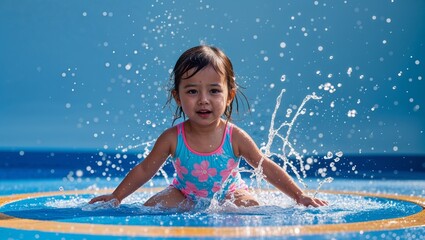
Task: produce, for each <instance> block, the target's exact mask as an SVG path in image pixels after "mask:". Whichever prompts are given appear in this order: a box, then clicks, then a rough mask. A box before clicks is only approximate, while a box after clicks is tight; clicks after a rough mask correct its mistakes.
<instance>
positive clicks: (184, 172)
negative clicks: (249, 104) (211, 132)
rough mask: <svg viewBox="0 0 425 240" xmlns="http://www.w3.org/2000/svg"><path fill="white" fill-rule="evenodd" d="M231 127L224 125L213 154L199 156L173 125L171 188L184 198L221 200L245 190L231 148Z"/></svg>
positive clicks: (237, 163)
mask: <svg viewBox="0 0 425 240" xmlns="http://www.w3.org/2000/svg"><path fill="white" fill-rule="evenodd" d="M232 129H233V125H232V124H231V123H228V124H227V125H226V130H225V132H224V136H223V139H222V142H221V145H220V147H218V148H217V149H216V150H215V151H214V152H211V153H199V152H196V151H194V150H193V149H191V148H190V146H189V145H188V143H187V141H186V138H185V133H184V125H183V123H180V124H178V125H177V131H178V136H177V147H176V152H175V155H174V157H173V158H172V163H173V165H174V168H175V171H176V177H175V178H174V179H173V183H172V185H173V186H174V187H175V188H177V189H179V190H180V191H181V192H182V193H183V194H184V195H185V196H186V197H189V198H191V199H192V200H196V199H197V198H209V199H212V198H213V197H214V196H215V198H216V199H217V200H223V199H224V198H225V197H226V195H227V194H228V193H231V192H234V191H235V190H236V189H247V185H246V184H245V182H244V181H243V180H242V178H241V175H240V173H239V171H238V169H239V162H240V160H239V158H238V157H236V156H235V155H234V153H233V148H232V142H231V140H232V139H231V137H232Z"/></svg>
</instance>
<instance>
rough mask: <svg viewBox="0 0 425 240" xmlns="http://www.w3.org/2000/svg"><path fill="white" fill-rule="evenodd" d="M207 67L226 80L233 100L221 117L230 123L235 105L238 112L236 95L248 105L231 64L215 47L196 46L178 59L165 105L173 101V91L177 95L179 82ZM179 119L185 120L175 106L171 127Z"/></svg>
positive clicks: (180, 108)
mask: <svg viewBox="0 0 425 240" xmlns="http://www.w3.org/2000/svg"><path fill="white" fill-rule="evenodd" d="M208 66H211V67H212V68H213V69H214V70H215V71H216V72H217V73H218V74H220V75H221V76H224V77H225V79H226V83H227V89H228V92H229V96H228V97H229V98H230V97H233V99H232V101H231V102H230V104H229V106H228V107H227V108H226V110H225V111H224V114H223V115H224V117H225V118H226V120H228V121H231V119H232V111H233V105H234V104H235V105H236V112H239V100H238V97H237V93H239V94H241V95H242V96H243V98H244V100H245V102H246V104H247V106H248V109H249V103H248V100H247V98H246V96H245V95H244V94H243V93H242V92H241V91H240V90H239V87H238V85H237V84H236V81H235V74H234V72H233V65H232V62H231V61H230V59H229V58H228V57H227V56H226V54H224V52H223V51H222V50H220V49H218V48H217V47H213V46H206V45H201V46H196V47H193V48H190V49H188V50H186V51H185V52H184V53H183V54H182V55H181V56H180V57H179V59H178V60H177V62H176V64H175V66H174V69H173V71H172V72H171V76H170V87H169V95H168V100H167V105H168V104H171V102H172V100H173V91H175V92H176V93H177V94H178V92H179V86H180V82H181V81H182V80H184V79H188V78H191V77H192V76H194V75H195V74H196V73H198V72H199V71H201V70H202V69H204V68H205V67H208ZM189 71H190V72H189ZM232 92H234V95H233V96H232V95H231V94H232ZM181 117H183V119H186V116H185V114H184V112H183V109H182V107H180V106H177V108H176V110H175V114H174V118H173V125H174V122H175V121H176V120H177V119H179V118H181Z"/></svg>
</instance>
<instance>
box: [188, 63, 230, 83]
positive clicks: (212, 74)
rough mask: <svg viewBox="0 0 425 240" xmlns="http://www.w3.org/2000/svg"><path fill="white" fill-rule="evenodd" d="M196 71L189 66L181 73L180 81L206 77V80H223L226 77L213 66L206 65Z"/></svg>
mask: <svg viewBox="0 0 425 240" xmlns="http://www.w3.org/2000/svg"><path fill="white" fill-rule="evenodd" d="M196 71H197V69H196V68H191V69H189V70H187V71H186V72H185V73H184V74H183V78H182V81H185V80H195V79H198V78H199V80H200V79H206V80H216V81H220V82H224V81H225V79H226V77H225V76H224V74H222V73H220V72H219V71H217V70H216V69H214V67H212V66H206V67H204V68H202V69H200V70H198V71H197V72H196ZM195 72H196V73H195ZM194 73H195V74H194Z"/></svg>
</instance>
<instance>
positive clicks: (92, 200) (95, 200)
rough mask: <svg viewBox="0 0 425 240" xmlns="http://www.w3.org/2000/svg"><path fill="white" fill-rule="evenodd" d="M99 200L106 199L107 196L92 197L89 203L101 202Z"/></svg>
mask: <svg viewBox="0 0 425 240" xmlns="http://www.w3.org/2000/svg"><path fill="white" fill-rule="evenodd" d="M99 201H105V197H104V196H99V197H95V198H92V199H91V200H90V202H89V203H90V204H92V203H95V202H99Z"/></svg>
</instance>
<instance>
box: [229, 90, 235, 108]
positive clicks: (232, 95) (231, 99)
mask: <svg viewBox="0 0 425 240" xmlns="http://www.w3.org/2000/svg"><path fill="white" fill-rule="evenodd" d="M235 96H236V90H235V89H231V90H230V91H229V98H228V99H227V106H229V105H230V103H231V102H232V101H233V99H234V98H235Z"/></svg>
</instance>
